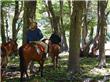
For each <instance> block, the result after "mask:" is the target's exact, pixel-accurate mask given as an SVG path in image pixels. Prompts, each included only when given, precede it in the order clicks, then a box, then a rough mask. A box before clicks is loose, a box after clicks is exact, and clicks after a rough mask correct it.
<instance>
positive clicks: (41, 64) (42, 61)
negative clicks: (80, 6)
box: [40, 60, 44, 77]
mask: <svg viewBox="0 0 110 82" xmlns="http://www.w3.org/2000/svg"><path fill="white" fill-rule="evenodd" d="M43 65H44V60H41V61H40V72H41V77H43Z"/></svg>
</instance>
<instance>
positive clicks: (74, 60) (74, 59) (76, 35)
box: [68, 1, 83, 73]
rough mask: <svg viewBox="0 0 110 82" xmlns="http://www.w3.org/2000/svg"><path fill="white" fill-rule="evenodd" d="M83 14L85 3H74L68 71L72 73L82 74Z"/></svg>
mask: <svg viewBox="0 0 110 82" xmlns="http://www.w3.org/2000/svg"><path fill="white" fill-rule="evenodd" d="M79 5H80V6H79ZM82 14H83V1H74V2H73V11H72V16H71V26H70V44H69V46H70V49H69V64H68V71H70V72H72V73H76V72H80V64H79V54H80V37H81V36H80V34H81V23H82Z"/></svg>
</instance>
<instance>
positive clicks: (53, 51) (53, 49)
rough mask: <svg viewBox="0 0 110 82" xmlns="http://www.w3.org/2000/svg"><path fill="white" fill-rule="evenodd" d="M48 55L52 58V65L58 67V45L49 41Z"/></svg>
mask: <svg viewBox="0 0 110 82" xmlns="http://www.w3.org/2000/svg"><path fill="white" fill-rule="evenodd" d="M48 53H49V56H50V57H51V58H52V63H53V65H54V67H55V68H56V67H58V58H59V53H60V45H59V44H54V43H52V42H51V41H49V52H48Z"/></svg>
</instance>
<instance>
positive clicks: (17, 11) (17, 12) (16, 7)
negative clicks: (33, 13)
mask: <svg viewBox="0 0 110 82" xmlns="http://www.w3.org/2000/svg"><path fill="white" fill-rule="evenodd" d="M18 16H19V2H18V1H15V14H14V18H13V23H12V38H13V40H15V39H16V37H17V33H16V23H17V20H18Z"/></svg>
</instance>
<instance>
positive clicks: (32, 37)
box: [27, 22, 43, 43]
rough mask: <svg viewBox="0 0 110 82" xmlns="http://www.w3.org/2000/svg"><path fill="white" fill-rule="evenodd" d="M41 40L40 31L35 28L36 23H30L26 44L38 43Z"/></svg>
mask: <svg viewBox="0 0 110 82" xmlns="http://www.w3.org/2000/svg"><path fill="white" fill-rule="evenodd" d="M42 38H43V34H42V32H41V30H40V29H39V28H38V27H37V23H36V22H32V23H31V26H30V27H29V30H28V32H27V43H30V42H31V41H40V40H41V39H42Z"/></svg>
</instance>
